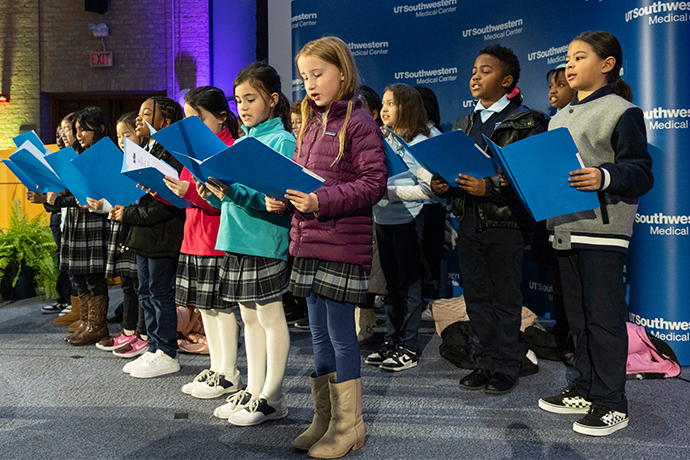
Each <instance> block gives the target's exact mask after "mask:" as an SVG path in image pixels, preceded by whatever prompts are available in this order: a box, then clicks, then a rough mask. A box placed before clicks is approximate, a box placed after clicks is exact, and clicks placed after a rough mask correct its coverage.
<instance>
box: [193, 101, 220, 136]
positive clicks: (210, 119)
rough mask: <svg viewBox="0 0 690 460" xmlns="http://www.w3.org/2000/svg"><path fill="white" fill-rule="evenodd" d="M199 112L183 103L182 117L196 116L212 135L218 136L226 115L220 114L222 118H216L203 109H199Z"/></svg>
mask: <svg viewBox="0 0 690 460" xmlns="http://www.w3.org/2000/svg"><path fill="white" fill-rule="evenodd" d="M198 109H199V110H196V109H194V107H192V106H191V105H189V104H187V103H186V102H185V104H184V115H185V117H192V116H197V117H199V118H200V119H201V121H203V122H204V124H205V125H206V126H208V128H209V129H210V130H211V131H213V133H214V134H218V133H219V132H221V131H222V130H223V125H224V124H225V120H227V118H228V115H227V114H226V113H225V112H222V114H224V116H223V117H222V118H218V117H216V116H215V115H213V114H212V113H211V112H209V111H208V110H206V109H205V108H203V107H199V108H198Z"/></svg>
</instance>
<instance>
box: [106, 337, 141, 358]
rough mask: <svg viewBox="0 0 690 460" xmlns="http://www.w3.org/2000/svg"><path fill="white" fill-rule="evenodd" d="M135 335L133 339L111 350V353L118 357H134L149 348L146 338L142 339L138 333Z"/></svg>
mask: <svg viewBox="0 0 690 460" xmlns="http://www.w3.org/2000/svg"><path fill="white" fill-rule="evenodd" d="M135 335H136V338H137V339H136V340H135V341H133V342H130V343H127V344H125V345H124V346H122V347H120V348H118V349H117V350H113V354H114V355H115V356H119V357H120V358H136V357H137V356H139V355H143V354H144V353H146V352H147V351H148V350H149V343H148V342H147V341H146V340H142V339H141V337H140V336H139V334H138V333H137V334H135Z"/></svg>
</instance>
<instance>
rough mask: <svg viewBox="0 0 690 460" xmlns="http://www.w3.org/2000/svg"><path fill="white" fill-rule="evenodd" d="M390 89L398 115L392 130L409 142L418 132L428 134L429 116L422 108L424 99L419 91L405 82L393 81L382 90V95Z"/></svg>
mask: <svg viewBox="0 0 690 460" xmlns="http://www.w3.org/2000/svg"><path fill="white" fill-rule="evenodd" d="M388 91H390V92H391V93H393V100H394V101H395V104H396V105H397V106H398V116H397V119H396V121H395V126H393V131H394V132H395V134H397V135H398V136H400V137H402V138H403V140H404V141H405V142H410V141H412V139H414V138H415V137H417V136H418V135H419V134H423V135H424V136H429V126H427V124H428V123H429V116H428V115H427V113H426V109H425V108H424V100H423V99H422V95H421V94H419V91H417V90H416V89H414V88H413V87H412V86H410V85H407V84H405V83H393V84H392V85H388V86H387V87H386V89H385V90H383V93H384V95H385V94H386V92H388Z"/></svg>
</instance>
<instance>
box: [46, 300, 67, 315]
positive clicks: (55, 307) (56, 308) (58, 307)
mask: <svg viewBox="0 0 690 460" xmlns="http://www.w3.org/2000/svg"><path fill="white" fill-rule="evenodd" d="M65 308H67V304H66V303H62V302H55V303H54V304H52V305H46V306H45V307H42V308H41V313H43V314H45V315H49V314H52V313H60V312H61V311H62V310H64V309H65Z"/></svg>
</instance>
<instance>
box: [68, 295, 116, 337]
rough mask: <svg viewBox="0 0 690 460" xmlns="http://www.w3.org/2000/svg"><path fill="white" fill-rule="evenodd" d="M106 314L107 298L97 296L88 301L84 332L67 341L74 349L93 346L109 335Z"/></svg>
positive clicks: (105, 296)
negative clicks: (87, 315) (87, 316)
mask: <svg viewBox="0 0 690 460" xmlns="http://www.w3.org/2000/svg"><path fill="white" fill-rule="evenodd" d="M107 314H108V296H107V295H97V296H93V297H91V299H90V300H89V319H88V323H87V326H86V330H85V331H84V332H83V333H82V334H81V335H79V336H76V337H74V338H73V339H71V340H70V341H69V343H70V344H72V345H74V346H75V347H82V346H84V345H93V344H94V343H98V342H99V341H100V340H101V339H104V338H106V337H108V336H109V335H110V332H108V326H107V323H106V316H107Z"/></svg>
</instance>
